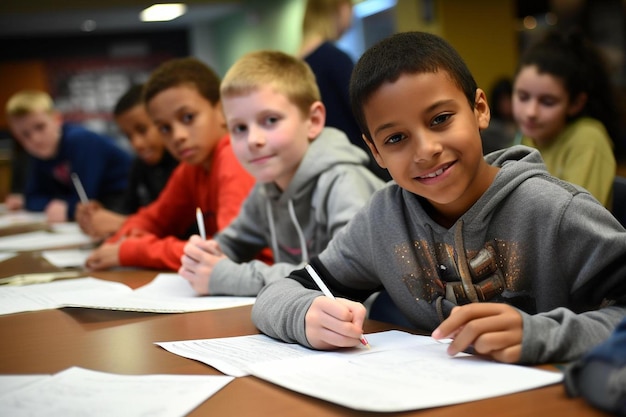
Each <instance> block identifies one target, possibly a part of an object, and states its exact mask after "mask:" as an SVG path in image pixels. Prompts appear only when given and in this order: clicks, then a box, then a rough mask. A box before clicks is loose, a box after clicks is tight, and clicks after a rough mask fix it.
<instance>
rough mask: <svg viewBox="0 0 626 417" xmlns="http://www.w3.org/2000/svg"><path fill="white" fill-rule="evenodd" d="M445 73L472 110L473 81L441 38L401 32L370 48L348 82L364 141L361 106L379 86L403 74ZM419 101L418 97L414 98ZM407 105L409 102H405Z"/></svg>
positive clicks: (460, 60) (363, 116)
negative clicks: (441, 71)
mask: <svg viewBox="0 0 626 417" xmlns="http://www.w3.org/2000/svg"><path fill="white" fill-rule="evenodd" d="M440 70H443V71H445V72H446V73H447V74H448V75H449V76H450V78H451V79H452V81H453V82H454V83H455V84H456V85H457V86H458V87H459V88H460V89H461V91H463V93H464V94H465V96H466V97H467V101H468V102H469V104H470V106H471V107H472V108H474V100H475V95H476V89H477V88H478V86H477V85H476V81H475V80H474V77H473V76H472V73H471V72H470V70H469V68H468V67H467V65H466V64H465V61H463V58H461V56H460V55H459V53H458V52H457V51H456V50H455V49H454V48H453V47H452V45H450V44H449V43H448V42H447V41H446V40H444V39H443V38H441V37H439V36H437V35H433V34H431V33H424V32H403V33H398V34H395V35H392V36H390V37H388V38H386V39H383V40H382V41H380V42H378V43H377V44H375V45H374V46H372V47H371V48H369V49H368V50H367V51H365V53H364V54H363V55H362V56H361V58H360V59H359V61H358V62H357V63H356V65H355V67H354V70H353V71H352V77H351V79H350V103H351V105H352V112H353V113H354V117H355V119H356V121H357V123H358V124H359V127H360V128H361V132H363V133H364V134H365V136H366V137H367V139H368V140H369V141H370V142H372V143H373V140H372V136H371V134H370V132H369V130H368V129H367V124H366V121H365V115H364V112H363V105H364V104H365V103H366V102H367V100H368V99H369V98H370V97H371V95H372V94H374V92H376V90H378V88H380V86H381V85H383V84H384V83H386V82H394V81H396V80H397V79H398V78H400V76H401V75H403V74H419V73H426V72H431V73H435V72H437V71H440ZM415 99H416V100H419V97H416V98H415ZM407 104H408V103H407Z"/></svg>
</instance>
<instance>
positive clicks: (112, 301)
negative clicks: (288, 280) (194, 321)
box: [65, 273, 256, 313]
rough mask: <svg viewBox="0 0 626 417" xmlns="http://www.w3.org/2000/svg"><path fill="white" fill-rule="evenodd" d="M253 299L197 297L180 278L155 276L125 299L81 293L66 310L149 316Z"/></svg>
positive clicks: (210, 308) (235, 305)
mask: <svg viewBox="0 0 626 417" xmlns="http://www.w3.org/2000/svg"><path fill="white" fill-rule="evenodd" d="M255 300H256V297H228V296H200V295H198V294H197V293H196V292H195V291H193V289H192V288H191V286H190V285H189V283H188V282H187V281H186V280H185V279H184V278H183V277H181V276H180V275H178V274H174V273H162V274H158V275H157V276H156V277H155V278H154V280H152V281H151V282H150V283H148V284H146V285H144V286H143V287H140V288H137V289H136V290H135V291H133V293H132V294H128V295H125V296H113V295H110V296H108V295H107V296H104V297H101V296H100V295H99V294H95V293H94V294H83V297H82V298H80V299H75V300H74V301H72V302H68V303H66V304H65V306H66V307H87V308H99V309H110V310H125V311H144V312H151V313H185V312H191V311H205V310H218V309H222V308H231V307H238V306H243V305H250V304H254V301H255Z"/></svg>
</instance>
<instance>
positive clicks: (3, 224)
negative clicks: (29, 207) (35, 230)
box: [0, 210, 46, 229]
mask: <svg viewBox="0 0 626 417" xmlns="http://www.w3.org/2000/svg"><path fill="white" fill-rule="evenodd" d="M40 223H41V224H45V223H46V215H45V214H44V213H35V212H31V211H24V210H18V211H6V210H5V211H3V212H2V214H0V229H1V228H7V227H12V226H18V225H25V224H40Z"/></svg>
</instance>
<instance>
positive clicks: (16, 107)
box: [6, 90, 54, 117]
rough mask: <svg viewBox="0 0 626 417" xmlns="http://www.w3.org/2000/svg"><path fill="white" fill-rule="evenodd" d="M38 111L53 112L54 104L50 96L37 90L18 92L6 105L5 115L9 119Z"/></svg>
mask: <svg viewBox="0 0 626 417" xmlns="http://www.w3.org/2000/svg"><path fill="white" fill-rule="evenodd" d="M38 111H43V112H48V113H50V112H52V111H54V102H53V101H52V98H51V97H50V95H49V94H48V93H46V92H43V91H39V90H23V91H19V92H17V93H15V94H13V95H12V96H11V98H9V101H7V104H6V114H7V116H9V117H20V116H25V115H27V114H30V113H34V112H38Z"/></svg>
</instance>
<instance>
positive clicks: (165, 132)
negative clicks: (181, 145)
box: [157, 125, 172, 135]
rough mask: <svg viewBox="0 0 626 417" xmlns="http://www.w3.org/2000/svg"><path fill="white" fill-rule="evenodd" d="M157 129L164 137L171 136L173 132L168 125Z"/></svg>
mask: <svg viewBox="0 0 626 417" xmlns="http://www.w3.org/2000/svg"><path fill="white" fill-rule="evenodd" d="M157 129H158V130H159V133H161V134H162V135H169V134H170V133H171V131H172V128H171V127H169V126H167V125H160V126H157Z"/></svg>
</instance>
